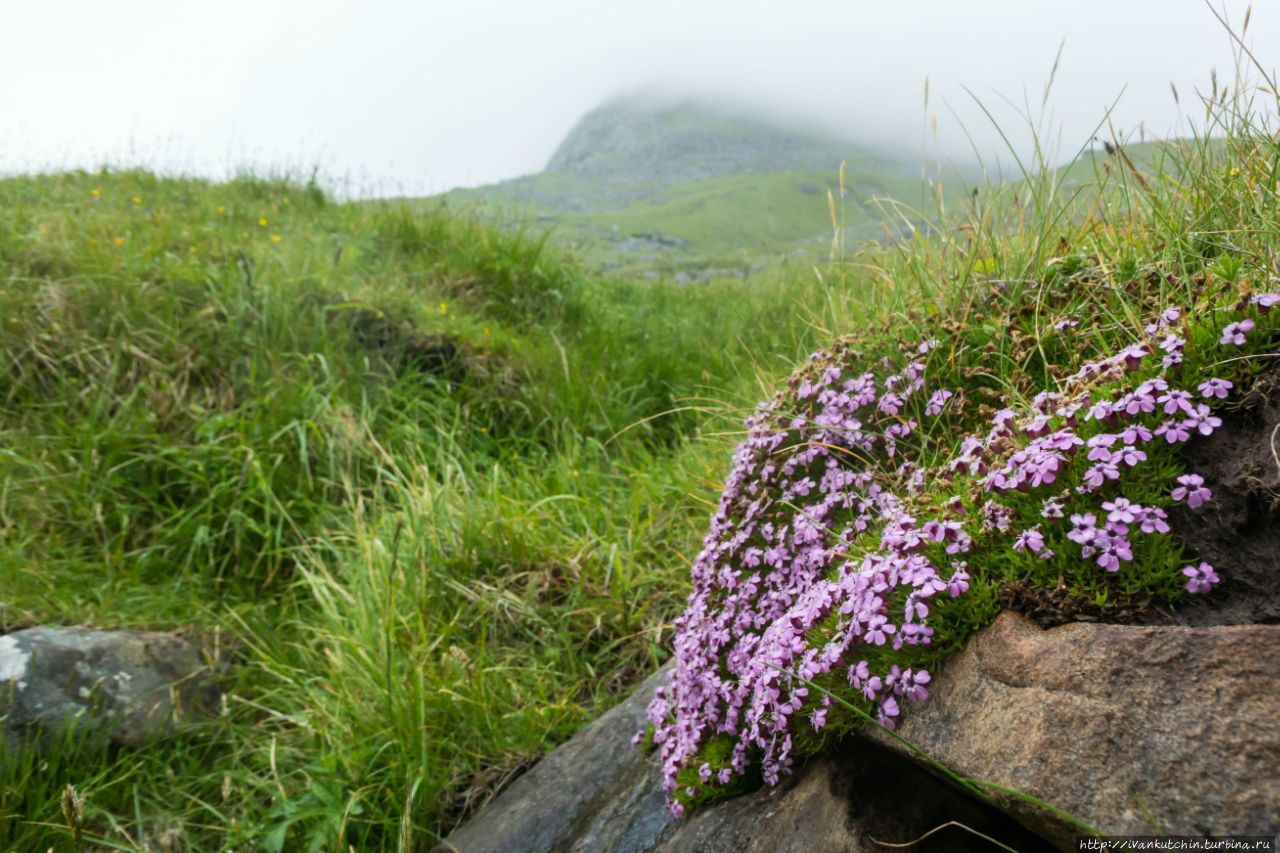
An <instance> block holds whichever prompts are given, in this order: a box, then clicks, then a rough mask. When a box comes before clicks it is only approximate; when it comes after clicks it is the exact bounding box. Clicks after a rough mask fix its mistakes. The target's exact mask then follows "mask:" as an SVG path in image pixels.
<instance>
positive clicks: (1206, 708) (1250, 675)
mask: <svg viewBox="0 0 1280 853" xmlns="http://www.w3.org/2000/svg"><path fill="white" fill-rule="evenodd" d="M659 677H661V673H659V674H658V675H655V676H653V677H651V678H650V679H649V680H648V681H646V682H645V683H644V684H643V685H641V686H640V687H639V688H637V690H636V692H635V694H634V695H633V696H632V697H631V698H630V699H629V700H627V701H626V702H623V703H622V704H620V705H618V706H617V707H615V708H613V709H612V710H611V711H609V713H607V714H605V715H604V716H603V717H601V718H600V719H599V720H597V721H596V722H595V723H593V724H592V725H591V726H589V727H588V728H586V729H584V730H583V731H582V732H581V733H580V734H579V735H578V736H576V737H575V738H573V739H572V740H570V741H569V742H568V743H567V744H565V745H564V746H562V747H561V748H560V749H558V750H556V751H554V752H552V753H551V754H550V755H549V756H547V757H546V758H545V759H543V761H542V762H541V763H539V764H538V765H535V767H534V768H533V769H532V770H531V771H529V772H528V773H527V774H526V775H525V776H523V777H521V778H520V779H519V780H517V782H516V783H515V784H513V785H512V786H511V787H510V788H508V789H507V790H506V791H505V792H503V793H502V794H501V795H499V796H498V797H497V799H496V800H495V801H494V802H492V803H490V804H489V805H488V806H487V807H486V808H484V809H482V810H481V811H480V812H479V813H478V814H477V815H476V816H475V817H474V818H473V819H472V820H471V821H470V822H469V823H467V824H466V825H464V826H462V827H461V828H459V829H458V830H457V831H455V832H454V833H453V834H452V835H451V836H449V838H448V839H446V841H445V842H444V843H442V844H441V845H440V846H439V847H438V848H437V851H438V853H444V851H459V853H481V851H500V850H501V851H512V850H528V851H534V850H539V851H542V850H547V851H588V850H617V851H637V853H639V851H660V850H661V851H676V850H698V851H720V850H723V851H739V850H758V851H772V850H797V851H799V850H804V851H821V850H833V851H834V850H852V851H858V850H883V849H884V848H883V847H882V846H880V845H879V844H878V842H884V841H887V842H894V843H902V842H906V841H910V840H912V839H916V838H919V837H921V836H923V835H925V834H926V833H928V832H929V831H930V830H933V829H937V828H939V827H943V829H941V830H940V831H938V832H937V833H935V834H934V835H931V836H930V837H929V838H928V839H926V840H925V841H924V842H922V843H921V844H919V845H916V846H914V847H913V848H912V849H913V850H917V851H921V850H924V851H928V850H937V851H952V850H954V851H960V850H966V849H975V850H986V849H990V847H988V846H986V842H983V841H981V840H980V839H979V838H978V836H976V835H974V834H972V832H981V833H983V834H984V835H988V836H991V837H996V838H1000V839H1002V841H1003V842H1004V843H1006V844H1009V845H1010V846H1012V847H1013V848H1014V849H1017V850H1023V851H1026V850H1036V849H1048V848H1049V845H1050V844H1052V845H1053V846H1056V847H1058V848H1059V849H1062V850H1074V849H1075V842H1074V839H1075V837H1076V836H1077V835H1081V834H1084V830H1083V829H1082V828H1080V827H1079V826H1078V825H1074V824H1072V823H1070V822H1068V821H1066V820H1064V819H1062V818H1061V817H1059V816H1058V815H1055V814H1054V813H1053V812H1051V811H1048V810H1045V809H1043V808H1041V807H1040V806H1036V805H1033V804H1031V803H1028V802H1027V801H1026V800H1024V799H1021V798H1018V797H1013V796H1009V795H1005V794H1001V793H999V792H997V791H995V790H994V789H992V790H991V791H990V793H991V794H992V796H993V797H994V798H995V799H996V800H997V802H999V803H1000V805H1001V806H1002V807H1003V808H1005V809H1006V810H1007V811H1008V812H1009V814H1010V815H1012V816H1013V818H1016V821H1015V820H1014V819H1013V818H1010V817H1008V816H1006V815H1003V814H1000V813H999V812H998V811H996V810H994V809H991V808H989V807H987V806H985V805H983V804H981V803H979V802H978V801H976V800H975V799H973V798H971V797H970V796H969V795H968V794H966V793H962V792H961V791H959V790H958V789H957V788H953V787H952V786H951V785H950V783H947V782H944V781H941V780H940V779H939V778H937V777H935V776H934V775H933V772H932V771H931V770H927V769H926V768H927V765H925V764H923V762H921V764H920V766H916V763H915V762H916V761H917V759H915V757H914V754H913V753H911V752H910V750H908V749H907V748H906V747H904V746H903V745H902V744H901V743H900V742H898V741H897V740H895V739H894V738H892V737H890V736H889V735H887V734H885V733H883V732H880V731H870V730H868V731H867V732H865V733H864V736H862V737H858V738H851V739H849V740H848V741H846V743H844V744H843V745H842V746H841V747H840V748H839V749H838V750H837V751H835V752H833V753H831V754H828V755H825V756H822V757H820V758H817V759H814V760H812V761H810V762H808V763H807V764H806V765H804V766H803V767H801V768H800V769H799V770H798V771H797V772H796V773H795V774H794V775H793V776H791V777H789V778H788V779H786V780H785V781H784V782H783V783H782V784H780V785H778V786H777V787H776V788H766V789H762V790H760V791H757V792H756V793H754V794H750V795H747V796H745V797H740V798H738V799H735V800H730V801H728V802H725V803H721V804H719V805H717V806H714V807H711V808H707V809H704V810H702V811H699V812H696V813H694V814H693V815H691V816H689V817H686V818H683V819H681V820H679V821H675V820H673V819H672V818H671V817H670V815H669V813H668V812H667V810H666V808H665V806H664V804H663V797H662V791H661V774H660V773H659V771H658V768H657V767H656V766H655V764H654V763H653V762H652V761H651V760H649V759H646V758H645V757H644V756H642V755H640V754H639V753H638V752H635V751H632V750H631V749H630V747H629V745H628V741H629V738H630V735H631V734H632V733H633V732H635V731H636V730H638V729H639V728H640V727H641V726H642V725H643V724H644V716H645V715H644V709H645V706H646V704H647V703H648V701H649V699H650V698H651V697H652V695H653V688H654V687H655V686H656V685H657V683H658V681H657V679H658V678H659ZM931 687H932V695H931V696H930V698H929V699H928V700H926V701H925V702H923V703H921V704H919V705H913V706H912V708H911V713H910V714H908V715H907V716H906V718H905V719H904V720H903V722H902V724H901V726H900V728H899V733H900V734H901V735H902V736H903V737H905V738H906V739H907V740H909V741H910V742H912V743H913V744H915V745H916V746H918V747H919V748H921V749H923V750H924V751H925V752H926V753H928V754H929V755H930V756H932V757H933V758H935V759H937V760H938V761H941V762H942V763H943V764H944V765H946V766H948V767H949V768H951V769H952V770H953V771H955V772H957V773H959V774H960V775H963V776H967V777H969V778H972V779H976V780H980V781H982V782H988V783H993V784H995V785H999V786H1002V787H1006V788H1012V789H1016V790H1018V791H1021V792H1023V793H1024V794H1027V795H1030V796H1032V797H1035V798H1037V799H1040V800H1042V801H1044V802H1047V803H1050V804H1051V805H1053V806H1054V807H1055V808H1057V809H1059V810H1060V811H1062V812H1065V813H1067V814H1070V815H1073V816H1075V817H1076V818H1078V819H1080V820H1082V821H1084V822H1085V823H1086V824H1088V825H1089V826H1091V827H1093V828H1095V829H1096V830H1098V831H1100V832H1102V833H1105V834H1109V835H1149V834H1153V833H1155V832H1157V830H1158V831H1160V832H1163V833H1166V834H1190V835H1210V834H1216V835H1225V834H1255V835H1273V834H1275V833H1276V832H1277V830H1280V776H1278V775H1277V774H1276V773H1275V768H1276V767H1280V626H1276V625H1235V626H1222V627H1211V628H1191V627H1183V626H1123V625H1099V624H1086V623H1075V624H1070V625H1065V626H1062V627H1058V628H1053V629H1050V630H1043V629H1041V628H1040V627H1038V626H1036V625H1035V624H1034V623H1033V622H1031V621H1030V620H1028V619H1026V618H1024V617H1022V616H1019V615H1017V614H1013V613H1009V612H1006V613H1004V614H1002V615H1001V616H1000V617H999V618H998V619H997V620H996V622H995V624H993V625H991V626H990V627H988V628H986V629H984V630H983V631H981V632H979V633H978V634H977V635H976V636H975V637H974V638H973V639H972V640H970V642H969V645H968V646H967V647H966V648H965V650H964V651H962V652H960V653H958V654H957V655H955V656H954V657H953V658H952V659H951V660H950V661H949V663H948V665H947V667H946V668H945V669H944V670H943V671H942V672H941V673H939V674H938V676H937V677H936V678H935V680H934V682H933V684H932V685H931ZM895 753H900V754H895ZM1018 822H1021V823H1022V824H1023V825H1025V826H1026V827H1030V828H1032V829H1034V830H1035V832H1036V833H1038V835H1033V834H1031V833H1029V832H1028V831H1027V830H1026V829H1024V827H1023V826H1019V823H1018ZM1045 839H1048V840H1047V841H1046V840H1045Z"/></svg>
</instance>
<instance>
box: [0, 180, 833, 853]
mask: <svg viewBox="0 0 1280 853" xmlns="http://www.w3.org/2000/svg"><path fill="white" fill-rule="evenodd" d="M0 276H3V282H4V285H3V287H2V288H0V317H3V318H4V329H3V336H2V337H0V358H2V359H3V369H2V370H0V483H3V488H2V489H0V589H2V590H3V591H4V592H3V603H2V604H0V615H2V616H3V621H4V625H5V627H6V628H7V629H14V628H18V627H22V626H25V625H34V624H89V625H93V626H97V627H103V628H146V629H161V630H167V629H176V628H184V629H188V630H193V631H196V632H197V633H204V634H212V633H213V632H221V633H222V634H223V635H224V642H225V643H227V644H230V645H232V646H234V647H235V648H236V649H238V657H239V668H238V672H239V675H238V677H237V679H236V681H235V682H234V683H231V684H229V685H228V686H227V692H228V695H227V714H226V715H225V716H224V717H222V718H220V719H217V720H214V721H212V722H211V723H209V724H206V725H203V726H200V727H197V728H196V729H195V730H193V731H191V732H188V733H186V734H183V735H182V736H181V737H178V738H174V739H172V740H170V741H168V742H166V743H164V744H162V745H160V746H157V747H154V748H150V749H147V750H144V751H142V752H141V753H139V754H136V755H135V754H133V753H116V752H105V753H104V752H101V751H94V750H92V749H89V748H87V747H85V748H80V747H76V746H74V745H67V746H65V747H64V748H62V749H60V750H59V751H57V752H55V754H54V755H53V756H52V757H51V758H50V759H49V761H48V763H42V762H35V761H32V760H30V759H22V758H17V757H14V756H10V757H8V758H6V759H5V760H3V761H0V848H2V849H15V850H36V849H39V850H44V849H46V848H54V849H65V848H66V846H67V844H68V839H69V837H70V836H69V834H68V831H67V829H66V828H65V826H64V823H63V820H62V817H61V812H60V807H59V799H60V797H61V794H62V792H63V789H64V788H65V786H66V785H68V784H72V785H74V786H75V787H76V789H77V791H79V792H80V793H81V794H84V795H86V796H87V797H88V800H87V807H86V818H85V821H86V833H87V835H86V837H88V838H91V839H93V843H94V844H101V845H103V848H104V849H107V848H110V849H139V850H140V849H144V848H145V849H155V847H154V845H153V846H151V847H147V846H146V845H147V844H149V843H150V842H149V841H147V839H154V838H155V837H157V836H159V835H162V834H165V833H169V835H168V836H166V837H176V838H178V839H180V848H179V849H187V850H201V851H210V850H221V849H245V848H246V846H247V848H248V849H268V850H281V849H284V850H297V849H303V850H305V849H330V848H331V847H332V846H333V844H334V843H335V842H336V839H338V838H339V837H341V838H342V839H343V840H344V842H345V843H346V844H350V845H352V846H354V847H355V849H360V850H378V849H395V847H396V844H397V841H396V839H398V838H399V833H400V831H401V822H402V820H404V821H407V823H406V824H405V826H407V827H408V830H410V831H411V832H412V833H413V835H414V836H415V837H418V838H421V839H431V838H434V837H436V835H437V834H438V833H440V832H443V831H445V830H447V828H448V827H449V826H450V825H452V823H453V822H454V821H456V820H457V819H458V818H459V817H460V816H462V815H464V814H465V813H466V812H467V810H468V808H470V807H472V806H473V805H474V794H472V793H469V792H472V791H473V790H479V791H483V790H485V788H486V787H487V786H489V785H491V784H493V782H494V781H495V780H496V779H498V778H500V777H501V775H502V771H503V770H504V769H506V770H512V769H515V768H518V767H520V766H522V765H523V764H524V763H525V762H527V761H528V760H529V759H530V758H531V757H532V756H536V755H537V754H539V753H540V752H542V751H543V750H546V749H548V748H550V747H551V746H553V745H554V744H555V743H557V742H559V741H561V740H563V739H564V738H566V737H567V736H568V735H569V734H571V733H572V732H573V731H574V730H575V729H576V728H577V727H579V726H580V725H582V724H583V723H585V722H587V721H588V720H590V719H591V718H592V717H593V716H594V715H595V714H596V713H598V712H599V710H600V709H601V708H603V707H605V706H607V705H608V703H609V702H610V701H611V700H612V699H613V698H614V697H616V696H617V695H618V693H619V692H620V691H622V690H623V689H625V688H626V686H627V685H629V684H630V683H631V682H632V681H633V680H634V678H635V677H636V676H637V675H638V674H639V673H641V672H643V671H645V670H647V669H649V668H651V667H653V666H654V665H656V663H657V662H658V661H659V660H660V659H661V657H662V656H663V654H664V652H663V640H664V638H665V636H666V635H665V629H664V626H665V625H667V624H668V623H669V621H670V619H671V617H672V615H673V614H674V612H675V610H676V609H677V607H678V605H679V602H680V600H681V599H682V597H683V588H684V582H683V581H682V579H681V578H682V576H683V573H684V571H685V568H684V567H685V566H686V565H687V560H688V555H689V554H690V553H691V552H692V551H693V550H694V549H695V548H696V543H697V541H698V539H699V537H700V535H701V534H700V532H699V528H700V526H701V519H702V517H703V516H704V515H705V509H704V507H705V502H706V501H707V500H710V499H711V496H712V495H714V489H713V487H712V484H713V483H714V482H716V481H718V480H719V479H720V477H721V472H722V470H723V456H724V446H725V445H724V442H725V438H724V437H722V436H720V435H719V433H720V432H722V431H723V430H724V429H725V427H724V426H723V425H722V424H729V425H732V424H733V423H734V422H736V420H737V418H736V417H730V418H728V419H727V420H722V419H720V420H718V419H717V415H718V414H726V413H735V412H736V411H737V410H738V408H739V407H741V406H748V405H750V402H751V401H752V400H753V399H754V398H755V396H756V395H757V394H758V393H759V391H758V385H757V381H758V378H759V377H765V376H770V375H772V374H773V373H774V372H775V371H776V367H775V366H774V365H776V364H785V363H788V362H789V361H791V360H792V359H794V358H795V357H796V356H797V354H799V353H801V352H802V351H804V349H805V348H806V347H807V346H808V345H809V343H810V342H811V339H812V336H811V332H810V330H809V329H808V327H807V326H806V324H805V323H804V308H803V306H804V305H806V304H812V302H813V301H814V300H813V298H812V295H811V290H812V287H811V286H810V284H808V283H807V282H805V283H792V282H766V281H760V282H756V283H753V284H752V285H751V286H750V287H747V288H743V287H742V286H740V285H739V286H737V287H735V288H733V289H729V288H728V287H716V286H713V287H709V288H699V289H689V288H680V287H674V286H666V285H662V284H654V283H646V284H644V285H640V284H633V283H628V282H625V281H619V280H608V281H605V280H601V279H598V278H595V277H593V276H591V275H589V274H587V273H584V272H583V271H582V270H581V269H580V268H578V267H577V266H576V265H574V264H573V263H572V262H569V261H566V260H565V259H563V258H562V257H561V256H559V255H558V254H557V253H556V252H554V251H552V250H550V249H549V248H548V247H547V246H546V245H545V244H544V243H543V242H542V240H541V239H535V238H532V237H530V236H529V235H527V234H525V233H513V232H504V231H499V230H495V229H494V228H492V227H490V226H488V225H485V224H483V223H480V222H478V221H474V220H471V219H467V218H458V217H455V216H453V215H450V214H447V213H446V212H444V211H442V210H439V209H425V210H424V209H420V208H419V209H410V208H407V207H404V206H401V205H393V204H385V205H384V204H374V205H369V204H336V203H334V202H332V201H331V200H329V199H328V198H326V197H325V195H324V194H323V193H321V192H319V191H318V190H317V189H316V188H314V187H309V186H299V185H297V184H295V183H292V182H290V181H287V180H259V179H245V180H239V181H234V182H231V183H228V184H222V185H219V184H210V183H206V182H203V181H196V180H170V179H159V178H156V177H154V176H152V175H150V174H147V173H143V172H124V173H107V172H104V173H101V174H97V173H95V174H87V173H73V174H61V175H50V176H37V177H19V178H10V179H6V180H3V181H0ZM729 428H730V429H732V426H730V427H729ZM175 792H176V793H177V796H176V797H175ZM469 803H470V804H471V805H468V804H469ZM406 804H407V805H406ZM174 833H176V835H175V834H174ZM343 849H345V846H344V847H343Z"/></svg>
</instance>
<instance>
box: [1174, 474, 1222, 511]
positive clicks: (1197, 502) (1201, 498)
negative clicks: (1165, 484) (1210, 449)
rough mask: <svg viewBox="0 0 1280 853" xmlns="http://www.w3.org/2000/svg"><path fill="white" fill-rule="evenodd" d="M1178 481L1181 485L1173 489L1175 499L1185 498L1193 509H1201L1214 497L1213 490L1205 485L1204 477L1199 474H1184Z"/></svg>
mask: <svg viewBox="0 0 1280 853" xmlns="http://www.w3.org/2000/svg"><path fill="white" fill-rule="evenodd" d="M1178 483H1179V484H1180V485H1179V486H1178V487H1177V488H1175V489H1174V490H1173V499H1174V500H1175V501H1182V500H1185V501H1186V502H1187V506H1189V507H1191V508H1192V509H1199V508H1200V507H1201V506H1202V505H1203V504H1204V503H1206V502H1207V501H1209V500H1211V499H1212V498H1213V492H1211V491H1210V490H1209V488H1208V487H1207V486H1205V484H1204V478H1203V477H1201V476H1200V475H1199V474H1183V475H1182V476H1181V477H1179V478H1178Z"/></svg>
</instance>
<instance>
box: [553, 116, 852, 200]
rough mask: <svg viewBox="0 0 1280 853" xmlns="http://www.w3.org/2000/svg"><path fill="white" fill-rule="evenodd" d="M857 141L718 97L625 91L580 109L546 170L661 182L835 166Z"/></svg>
mask: <svg viewBox="0 0 1280 853" xmlns="http://www.w3.org/2000/svg"><path fill="white" fill-rule="evenodd" d="M855 147H856V146H854V145H853V144H852V143H847V142H843V141H840V140H836V139H832V138H829V137H824V136H821V135H819V134H816V133H812V132H808V131H805V130H800V129H797V128H794V127H788V126H787V125H786V124H784V123H782V122H778V121H771V120H769V119H766V118H763V117H758V116H750V115H745V114H743V113H740V112H733V111H730V110H728V109H725V108H723V107H721V106H718V105H716V104H713V103H707V102H702V101H696V100H682V101H666V102H662V101H658V100H655V99H651V98H644V97H626V98H615V99H614V100H611V101H609V102H607V103H605V104H603V105H601V106H599V107H597V108H596V109H594V110H592V111H591V112H589V113H587V114H586V115H585V116H583V117H582V118H581V119H580V120H579V121H578V123H577V124H576V125H574V127H573V129H572V130H571V131H570V132H569V135H568V136H567V137H565V140H564V141H563V142H562V143H561V144H560V147H559V148H557V149H556V152H555V154H553V155H552V157H551V161H550V163H548V164H547V171H548V172H570V173H572V174H574V175H576V176H578V177H580V178H588V179H591V180H593V181H604V182H610V183H613V182H625V183H636V182H644V183H650V184H656V185H659V186H663V185H667V184H673V183H679V182H682V181H690V180H698V179H702V178H712V177H718V176H721V175H734V174H752V173H759V172H778V171H788V170H800V169H834V168H836V167H838V166H839V164H840V161H841V160H842V159H843V158H844V157H846V156H848V154H849V153H850V151H851V150H852V149H854V148H855Z"/></svg>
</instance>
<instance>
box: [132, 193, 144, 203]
mask: <svg viewBox="0 0 1280 853" xmlns="http://www.w3.org/2000/svg"><path fill="white" fill-rule="evenodd" d="M133 203H134V204H142V199H140V198H138V197H137V196H136V195H135V196H134V197H133Z"/></svg>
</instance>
